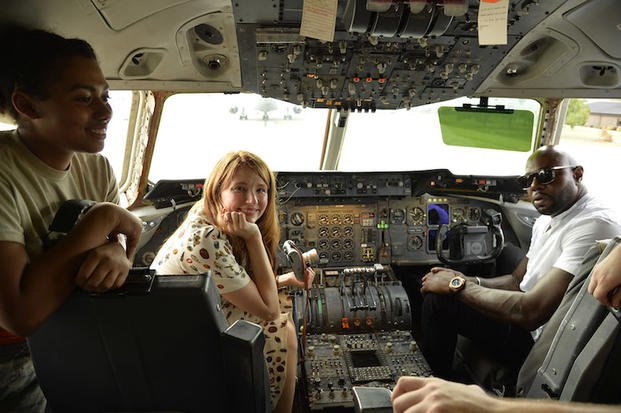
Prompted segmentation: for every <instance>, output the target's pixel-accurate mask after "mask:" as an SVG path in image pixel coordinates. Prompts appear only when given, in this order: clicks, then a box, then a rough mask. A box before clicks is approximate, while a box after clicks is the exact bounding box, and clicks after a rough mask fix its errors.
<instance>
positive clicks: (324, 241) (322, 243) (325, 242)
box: [317, 239, 328, 250]
mask: <svg viewBox="0 0 621 413" xmlns="http://www.w3.org/2000/svg"><path fill="white" fill-rule="evenodd" d="M317 247H319V249H320V250H325V249H328V240H327V239H320V240H319V243H318V244H317Z"/></svg>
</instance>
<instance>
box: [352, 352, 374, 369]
mask: <svg viewBox="0 0 621 413" xmlns="http://www.w3.org/2000/svg"><path fill="white" fill-rule="evenodd" d="M350 354H351V363H352V365H353V366H354V367H374V366H381V365H382V363H381V362H380V360H379V358H378V357H377V354H376V353H375V351H352V352H351V353H350Z"/></svg>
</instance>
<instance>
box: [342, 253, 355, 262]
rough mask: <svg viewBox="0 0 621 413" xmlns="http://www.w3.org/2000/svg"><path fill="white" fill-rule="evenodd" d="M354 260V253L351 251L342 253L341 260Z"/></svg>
mask: <svg viewBox="0 0 621 413" xmlns="http://www.w3.org/2000/svg"><path fill="white" fill-rule="evenodd" d="M353 260H354V253H353V252H351V251H345V252H344V253H343V261H353Z"/></svg>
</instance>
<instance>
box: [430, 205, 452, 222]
mask: <svg viewBox="0 0 621 413" xmlns="http://www.w3.org/2000/svg"><path fill="white" fill-rule="evenodd" d="M427 223H428V224H429V225H443V224H448V223H449V206H448V204H429V205H428V206H427Z"/></svg>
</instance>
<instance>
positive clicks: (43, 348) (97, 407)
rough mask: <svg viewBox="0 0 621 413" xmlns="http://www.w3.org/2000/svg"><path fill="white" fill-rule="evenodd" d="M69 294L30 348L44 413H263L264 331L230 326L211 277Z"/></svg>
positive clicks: (137, 281) (143, 281) (139, 277)
mask: <svg viewBox="0 0 621 413" xmlns="http://www.w3.org/2000/svg"><path fill="white" fill-rule="evenodd" d="M132 280H133V281H129V282H128V283H126V285H125V286H124V287H123V288H122V289H121V290H118V291H116V292H112V293H106V294H95V295H91V294H87V293H85V292H81V291H76V292H75V293H73V294H72V295H71V296H70V298H69V299H68V300H67V301H66V302H65V303H64V304H63V305H62V306H61V308H60V309H59V310H58V311H57V312H56V313H54V314H53V315H52V316H51V317H50V318H49V319H48V320H47V321H46V322H45V323H44V324H43V325H42V326H41V327H40V328H39V329H38V330H37V332H36V333H35V334H34V335H33V336H32V337H31V338H30V339H29V344H30V348H31V352H32V358H33V362H34V365H35V369H36V373H37V376H38V378H39V381H40V384H41V388H42V389H43V392H44V393H45V396H46V397H47V400H48V410H51V411H52V412H53V413H56V412H138V411H140V412H145V411H148V412H163V411H166V412H188V413H190V412H205V411H214V412H216V411H217V412H224V411H239V412H261V413H265V412H269V411H270V403H269V400H270V399H269V385H268V381H267V371H266V367H265V361H264V358H263V344H264V337H263V331H262V329H261V327H259V326H258V325H256V324H253V323H250V322H247V321H238V322H236V323H235V324H233V325H232V326H230V327H228V326H227V323H226V321H225V319H224V316H223V314H222V312H221V309H220V298H219V295H218V292H217V291H216V288H215V285H214V283H213V281H212V279H211V276H209V275H199V276H154V275H152V274H151V273H149V272H146V273H144V272H143V273H142V274H133V277H132Z"/></svg>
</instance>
